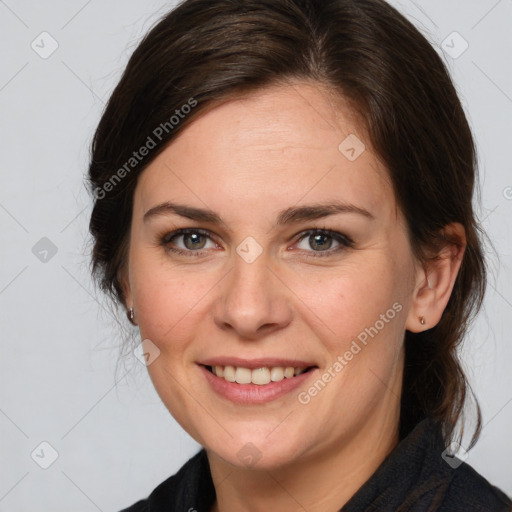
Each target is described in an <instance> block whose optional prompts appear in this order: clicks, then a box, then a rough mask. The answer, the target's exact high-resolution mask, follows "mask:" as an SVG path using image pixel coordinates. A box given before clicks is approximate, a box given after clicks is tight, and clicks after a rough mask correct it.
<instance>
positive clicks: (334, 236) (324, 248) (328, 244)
mask: <svg viewBox="0 0 512 512" xmlns="http://www.w3.org/2000/svg"><path fill="white" fill-rule="evenodd" d="M301 243H303V244H304V245H307V246H309V247H310V248H312V250H311V249H308V247H304V246H303V247H300V244H301ZM333 243H334V244H337V245H334V248H333ZM298 244H299V245H297V247H298V248H299V249H301V250H306V251H308V252H316V253H320V254H313V255H312V256H323V255H324V254H322V253H327V254H332V253H334V252H338V251H341V250H343V249H346V248H347V247H353V245H354V244H353V241H352V240H351V239H350V238H348V237H347V236H345V235H343V234H341V233H338V232H336V231H329V230H326V229H312V230H309V231H306V232H305V233H303V235H302V236H301V237H300V239H299V242H298Z"/></svg>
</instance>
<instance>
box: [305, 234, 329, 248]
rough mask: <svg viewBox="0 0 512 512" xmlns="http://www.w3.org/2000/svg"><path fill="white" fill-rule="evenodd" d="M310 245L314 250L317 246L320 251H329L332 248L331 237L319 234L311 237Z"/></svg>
mask: <svg viewBox="0 0 512 512" xmlns="http://www.w3.org/2000/svg"><path fill="white" fill-rule="evenodd" d="M309 241H310V244H311V246H312V247H313V248H315V245H316V247H317V248H319V249H329V247H330V245H331V244H330V241H331V239H330V237H329V236H328V235H323V234H317V235H311V236H310V237H309Z"/></svg>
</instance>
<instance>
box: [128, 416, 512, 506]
mask: <svg viewBox="0 0 512 512" xmlns="http://www.w3.org/2000/svg"><path fill="white" fill-rule="evenodd" d="M444 450H445V445H444V442H443V439H442V436H441V434H440V432H439V430H438V428H437V427H436V424H435V423H434V422H433V421H431V420H428V419H427V420H423V421H422V422H420V423H419V424H418V425H417V426H416V427H415V428H414V429H413V430H412V431H411V432H410V433H409V435H407V436H406V437H405V438H404V439H403V440H401V441H400V442H399V443H398V445H397V446H396V447H395V448H394V449H393V450H392V452H391V453H390V454H389V455H388V456H387V457H386V459H385V460H384V461H383V462H382V464H381V465H380V466H379V467H378V468H377V470H376V471H375V473H374V474H373V475H372V476H371V477H370V478H369V479H368V480H367V481H366V482H365V483H364V484H363V485H362V486H361V487H360V488H359V490H358V491H357V492H356V493H355V494H354V495H353V496H352V498H351V499H350V500H349V501H348V502H347V503H346V504H345V506H343V507H342V508H341V509H340V512H406V511H411V512H433V511H438V512H510V511H512V501H511V500H510V499H509V498H508V497H507V496H506V495H505V494H504V493H503V492H502V491H500V490H499V489H498V488H497V487H494V486H493V485H491V484H490V483H489V482H488V481H487V480H485V479H484V478H483V477H482V476H481V475H479V474H478V473H477V472H476V471H475V470H474V469H473V468H471V466H469V465H468V464H466V463H462V464H460V465H458V466H457V464H458V463H460V461H459V460H458V459H455V460H454V459H451V460H449V461H450V462H451V464H449V463H448V462H447V460H445V459H444V458H443V457H442V453H443V452H444ZM454 466H457V467H454ZM214 502H215V488H214V486H213V482H212V478H211V474H210V467H209V464H208V458H207V456H206V451H205V450H204V449H202V450H201V451H200V452H199V453H197V454H196V455H195V456H194V457H192V458H191V459H190V460H189V461H188V462H187V463H186V464H184V465H183V466H182V467H181V469H180V470H179V471H178V473H176V474H175V475H174V476H171V477H170V478H168V479H167V480H165V481H164V482H163V483H161V484H160V485H159V486H158V487H156V489H155V490H154V491H153V492H152V493H151V495H150V496H149V497H148V498H147V499H145V500H141V501H138V502H137V503H135V504H134V505H132V506H131V507H129V508H127V509H124V510H123V511H121V512H178V511H179V512H210V511H211V508H212V506H213V503H214Z"/></svg>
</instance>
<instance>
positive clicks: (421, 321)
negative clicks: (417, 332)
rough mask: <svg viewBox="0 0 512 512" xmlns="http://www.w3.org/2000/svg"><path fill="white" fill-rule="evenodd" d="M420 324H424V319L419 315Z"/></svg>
mask: <svg viewBox="0 0 512 512" xmlns="http://www.w3.org/2000/svg"><path fill="white" fill-rule="evenodd" d="M420 324H421V325H425V319H424V318H423V317H422V316H420Z"/></svg>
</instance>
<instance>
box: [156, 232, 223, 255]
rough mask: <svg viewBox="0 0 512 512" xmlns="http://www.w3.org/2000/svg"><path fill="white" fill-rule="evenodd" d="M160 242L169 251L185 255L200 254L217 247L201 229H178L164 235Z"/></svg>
mask: <svg viewBox="0 0 512 512" xmlns="http://www.w3.org/2000/svg"><path fill="white" fill-rule="evenodd" d="M208 242H210V244H211V245H210V246H208ZM160 243H161V245H163V246H164V247H165V249H167V250H169V251H172V252H176V253H179V254H187V255H190V254H193V255H196V254H197V255H202V251H203V250H206V249H211V248H216V247H219V246H218V244H216V243H215V242H214V241H213V240H212V239H211V237H210V235H209V234H208V233H207V232H206V231H203V230H202V229H178V230H177V231H173V232H172V233H167V234H166V235H164V236H163V237H162V238H161V241H160Z"/></svg>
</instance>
